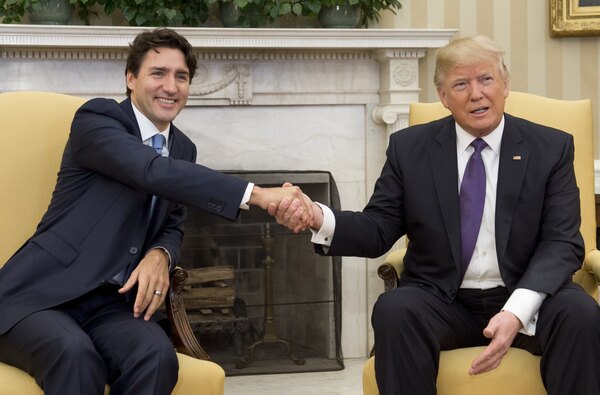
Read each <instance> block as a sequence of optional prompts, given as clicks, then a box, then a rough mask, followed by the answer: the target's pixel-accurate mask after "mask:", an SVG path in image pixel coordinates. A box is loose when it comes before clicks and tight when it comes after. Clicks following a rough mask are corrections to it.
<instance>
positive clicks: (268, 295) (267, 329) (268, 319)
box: [236, 223, 305, 369]
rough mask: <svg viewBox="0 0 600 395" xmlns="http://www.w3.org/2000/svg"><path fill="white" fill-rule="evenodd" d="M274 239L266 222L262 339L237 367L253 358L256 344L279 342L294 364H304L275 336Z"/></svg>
mask: <svg viewBox="0 0 600 395" xmlns="http://www.w3.org/2000/svg"><path fill="white" fill-rule="evenodd" d="M274 244H275V239H273V237H271V226H270V224H269V223H267V224H266V228H265V236H264V237H263V246H264V250H265V259H264V260H263V263H264V265H265V318H264V321H263V326H264V330H263V335H262V339H260V340H258V341H256V342H255V343H254V344H252V345H251V346H250V347H248V356H247V357H242V358H240V361H239V362H238V363H237V364H236V367H237V368H238V369H242V368H245V367H246V366H248V365H249V364H250V363H252V360H253V359H254V351H255V350H256V348H257V347H258V346H262V345H270V344H280V345H281V346H282V347H283V348H284V349H285V353H286V354H287V356H288V358H290V359H291V360H292V361H294V363H295V364H296V365H304V363H305V360H304V358H297V357H295V356H294V354H293V353H292V352H291V351H290V346H291V343H290V342H289V341H287V340H283V339H279V338H278V337H277V333H276V329H275V321H274V319H273V263H274V262H275V261H274V260H273V258H272V257H271V254H272V251H273V245H274Z"/></svg>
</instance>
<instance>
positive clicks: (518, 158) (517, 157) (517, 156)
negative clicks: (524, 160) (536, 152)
mask: <svg viewBox="0 0 600 395" xmlns="http://www.w3.org/2000/svg"><path fill="white" fill-rule="evenodd" d="M513 160H521V155H513Z"/></svg>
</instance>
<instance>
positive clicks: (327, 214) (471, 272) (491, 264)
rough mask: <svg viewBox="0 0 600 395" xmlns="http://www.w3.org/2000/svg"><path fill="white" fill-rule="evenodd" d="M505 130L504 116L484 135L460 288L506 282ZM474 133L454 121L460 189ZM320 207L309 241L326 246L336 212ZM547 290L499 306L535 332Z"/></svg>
mask: <svg viewBox="0 0 600 395" xmlns="http://www.w3.org/2000/svg"><path fill="white" fill-rule="evenodd" d="M503 132H504V117H503V118H502V121H501V122H500V124H499V125H498V127H497V128H496V129H495V130H494V131H492V132H491V133H490V134H489V135H487V136H485V137H483V140H485V142H486V143H487V144H488V146H487V147H485V148H484V149H483V151H482V152H481V156H482V159H483V164H484V168H485V174H486V190H485V205H484V209H483V218H482V221H481V229H480V230H479V236H478V238H477V243H476V245H475V251H474V252H473V256H472V258H471V262H470V263H469V267H468V268H467V272H466V274H465V277H464V279H463V282H462V284H461V288H474V289H490V288H495V287H498V286H505V284H504V281H502V277H501V275H500V267H499V265H498V255H497V253H496V230H495V225H494V224H495V211H496V210H495V207H496V187H497V184H498V164H499V162H500V145H501V142H502V134H503ZM473 140H475V137H473V136H472V135H470V134H469V133H467V132H466V131H465V130H464V129H463V128H461V127H460V126H459V125H458V124H456V155H457V158H458V185H457V191H460V183H461V182H462V177H463V173H464V171H465V168H466V166H467V162H468V161H469V158H470V157H471V154H472V153H473V150H474V148H473V147H472V146H471V145H470V144H471V142H472V141H473ZM317 204H318V205H319V207H321V209H322V210H323V226H322V227H321V229H319V230H318V231H314V230H313V231H312V233H313V236H312V239H311V240H312V242H313V243H315V244H320V245H323V246H324V247H328V246H330V245H331V240H332V239H333V237H334V233H335V216H334V215H333V212H332V211H331V209H330V208H329V207H327V206H325V205H323V204H320V203H317ZM545 297H546V294H544V293H542V292H536V291H532V290H529V289H524V288H518V289H516V290H515V291H514V292H513V293H512V294H511V295H510V297H509V299H508V300H507V302H506V304H505V305H504V308H503V309H502V310H506V311H510V312H511V313H513V314H514V315H515V316H517V318H518V319H519V320H520V321H521V323H522V324H523V328H522V329H521V330H520V332H521V333H524V334H526V335H530V336H532V335H534V334H535V328H536V323H537V316H538V311H539V309H540V306H541V305H542V302H543V301H544V298H545Z"/></svg>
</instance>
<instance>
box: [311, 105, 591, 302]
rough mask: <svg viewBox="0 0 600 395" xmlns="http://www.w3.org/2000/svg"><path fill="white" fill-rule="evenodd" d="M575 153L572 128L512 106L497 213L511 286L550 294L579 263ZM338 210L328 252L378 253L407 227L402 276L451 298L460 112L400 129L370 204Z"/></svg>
mask: <svg viewBox="0 0 600 395" xmlns="http://www.w3.org/2000/svg"><path fill="white" fill-rule="evenodd" d="M573 158H574V146H573V137H572V136H571V135H569V134H567V133H564V132H561V131H559V130H556V129H551V128H548V127H545V126H541V125H538V124H534V123H531V122H529V121H526V120H524V119H520V118H516V117H512V116H510V115H508V114H506V115H505V127H504V134H503V137H502V143H501V152H500V161H499V169H498V185H497V198H496V220H495V221H496V250H497V255H498V262H499V266H500V274H501V276H502V279H503V281H504V283H505V284H506V286H507V287H508V289H509V290H510V291H511V292H512V291H513V290H514V289H516V288H527V289H531V290H534V291H539V292H545V293H547V294H549V295H552V294H554V293H555V292H556V291H557V290H558V289H559V288H560V287H561V286H562V285H563V284H565V283H566V282H568V281H570V278H571V275H572V274H573V273H574V272H575V271H576V270H578V269H579V268H580V267H581V263H582V259H583V255H584V247H583V238H582V237H581V234H580V233H579V227H580V208H579V189H578V187H577V185H576V181H575V173H574V168H573ZM334 213H335V217H336V227H335V235H334V237H333V240H332V244H331V247H330V249H329V250H328V254H330V255H353V256H367V257H377V256H380V255H382V254H384V253H385V252H387V251H388V250H389V249H390V248H391V247H392V245H393V244H394V243H395V242H396V241H397V240H398V238H399V237H401V236H403V235H405V234H406V235H408V239H409V243H408V250H407V253H406V256H405V258H404V266H405V271H404V273H403V275H402V279H401V282H402V283H403V284H407V285H414V286H420V287H424V288H425V289H427V290H429V291H430V292H432V293H434V294H436V295H438V296H439V297H440V298H442V299H444V300H446V301H448V302H449V301H452V300H453V299H454V297H455V296H456V291H457V290H458V288H459V287H460V283H461V277H460V274H459V273H460V261H461V256H460V255H461V247H460V246H461V240H460V237H461V236H460V221H459V201H458V165H457V158H456V130H455V122H454V119H453V118H452V117H446V118H443V119H441V120H437V121H434V122H431V123H428V124H424V125H417V126H413V127H410V128H408V129H405V130H401V131H399V132H397V133H394V134H393V135H392V136H391V138H390V143H389V147H388V150H387V161H386V163H385V165H384V167H383V170H382V172H381V176H380V178H379V179H378V180H377V183H376V185H375V190H374V192H373V195H372V197H371V199H370V201H369V203H368V205H367V206H366V207H365V209H364V210H363V211H362V212H358V213H357V212H349V211H334ZM317 249H318V250H319V248H317ZM321 252H322V250H321Z"/></svg>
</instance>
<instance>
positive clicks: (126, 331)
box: [0, 29, 308, 395]
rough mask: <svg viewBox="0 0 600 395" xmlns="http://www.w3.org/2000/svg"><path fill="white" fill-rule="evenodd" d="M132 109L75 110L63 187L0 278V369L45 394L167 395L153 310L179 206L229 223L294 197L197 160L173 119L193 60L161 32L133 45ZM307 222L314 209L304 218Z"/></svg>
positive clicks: (173, 251)
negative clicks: (18, 374) (12, 370)
mask: <svg viewBox="0 0 600 395" xmlns="http://www.w3.org/2000/svg"><path fill="white" fill-rule="evenodd" d="M130 50H131V52H130V57H129V59H128V61H127V70H126V84H127V91H128V97H129V98H128V99H126V100H125V101H123V102H122V103H117V102H115V101H114V100H109V99H93V100H90V101H88V102H87V103H85V104H84V105H83V106H82V107H81V108H80V109H79V110H78V111H77V113H76V114H75V117H74V119H73V123H72V126H71V134H70V136H69V140H68V142H67V145H66V147H65V151H64V154H63V158H62V163H61V167H60V171H59V174H58V180H57V184H56V187H55V190H54V193H53V196H52V200H51V202H50V206H49V207H48V211H47V212H46V214H45V215H44V217H43V218H42V220H41V222H40V224H39V225H38V227H37V230H36V232H35V234H34V235H33V236H32V237H31V238H30V239H29V240H27V241H26V242H25V244H24V245H23V246H22V247H21V248H20V249H19V250H18V251H17V252H16V253H15V254H14V255H13V256H12V257H11V258H10V259H9V261H8V262H7V263H6V264H5V265H4V266H3V267H2V269H0V317H2V318H1V320H0V361H2V362H5V363H8V364H10V365H14V366H16V367H18V368H19V369H21V370H24V371H26V372H28V373H30V374H31V375H32V376H34V377H35V379H36V382H37V383H38V384H39V386H40V387H42V388H43V390H44V392H45V393H46V394H55V395H58V394H61V395H62V394H68V395H76V394H82V395H94V394H98V395H100V394H103V393H104V386H105V384H107V383H108V384H109V385H110V386H111V394H143V395H146V394H165V395H166V394H170V393H171V391H172V390H173V388H174V387H175V384H176V382H177V374H178V372H177V371H178V363H177V358H176V354H175V351H174V348H173V345H172V343H171V342H170V340H169V337H168V336H167V334H166V333H165V332H164V331H163V329H162V328H161V326H160V325H159V324H158V322H157V318H156V316H155V312H156V311H157V309H158V307H159V306H160V305H161V304H162V303H163V301H164V299H165V296H166V294H167V290H168V287H169V269H170V268H172V267H173V265H174V264H175V263H177V262H178V260H179V253H180V250H179V249H180V244H181V240H182V237H183V226H182V225H183V221H184V218H185V208H184V205H192V206H195V207H198V208H201V209H204V210H207V211H209V212H212V213H214V214H216V215H220V216H222V217H225V218H228V219H231V220H233V219H235V218H236V216H237V215H238V212H239V210H240V208H246V205H247V204H252V205H256V206H259V207H261V208H263V209H266V207H267V205H268V203H269V202H278V203H279V202H280V201H281V200H282V199H283V198H287V199H290V198H294V197H296V198H298V197H301V193H300V191H299V189H296V190H289V189H287V188H268V189H267V188H260V187H258V186H255V185H253V184H251V183H250V184H249V183H247V182H244V181H242V180H240V179H237V178H234V177H232V176H228V175H224V174H221V173H218V172H215V171H213V170H210V169H208V168H205V167H203V166H200V165H197V164H195V160H196V147H195V146H194V144H193V143H192V142H191V141H190V140H189V139H188V138H187V137H186V136H185V135H184V134H183V133H182V132H181V131H180V130H179V129H177V128H176V127H175V126H174V125H173V124H172V121H173V120H174V119H175V117H176V116H177V115H178V114H179V112H180V111H181V110H182V109H183V107H184V106H185V103H186V101H187V98H188V93H189V87H190V82H191V79H192V77H193V74H194V70H195V67H196V59H195V57H194V55H193V53H192V48H191V46H190V44H189V43H188V42H187V40H186V39H185V38H184V37H182V36H180V35H179V34H178V33H176V32H174V31H172V30H169V29H159V30H154V31H151V32H145V33H142V34H140V35H138V36H137V37H136V38H135V40H134V42H133V43H132V44H131V48H130ZM307 212H308V210H307Z"/></svg>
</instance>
